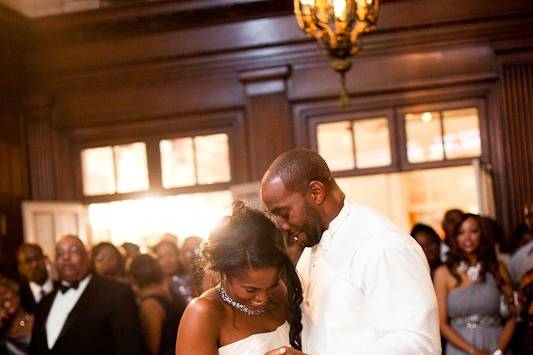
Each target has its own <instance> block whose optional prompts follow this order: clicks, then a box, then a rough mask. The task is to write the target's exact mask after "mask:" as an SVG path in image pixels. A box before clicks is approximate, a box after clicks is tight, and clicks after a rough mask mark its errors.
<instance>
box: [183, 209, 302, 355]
mask: <svg viewBox="0 0 533 355" xmlns="http://www.w3.org/2000/svg"><path fill="white" fill-rule="evenodd" d="M202 254H203V257H204V260H205V262H206V267H207V268H208V269H210V270H212V271H214V272H216V273H219V274H220V276H221V281H220V284H219V285H218V286H216V287H214V288H212V289H210V290H208V291H206V292H205V293H204V294H202V295H201V296H200V297H197V298H195V299H194V300H193V301H191V302H190V303H189V305H188V306H187V308H186V309H185V312H184V314H183V317H182V319H181V322H180V326H179V330H178V337H177V342H176V355H184V354H187V355H189V354H195V355H211V354H213V355H214V354H221V355H229V354H239V355H262V354H264V353H267V352H268V351H270V350H272V349H274V348H280V347H285V346H286V347H287V348H289V345H290V346H292V348H294V349H298V350H300V349H301V338H300V332H301V330H302V325H301V318H302V315H301V312H300V303H301V302H302V288H301V286H300V282H299V279H298V275H297V274H296V271H295V269H294V266H293V263H292V262H291V259H290V258H289V257H288V255H287V253H286V251H285V244H284V241H283V236H282V234H281V232H280V231H279V230H278V229H277V228H276V227H275V225H274V224H273V223H272V222H271V221H270V220H269V219H268V218H267V217H266V216H265V215H264V214H263V213H262V212H260V211H258V210H255V209H252V208H249V207H246V206H244V204H243V203H242V202H236V203H234V206H233V213H232V215H231V216H228V217H226V218H225V219H224V220H223V221H222V222H221V223H220V225H219V226H218V227H217V229H216V230H215V231H213V232H212V233H211V235H210V237H209V239H208V241H207V242H206V244H205V245H204V247H203V250H202Z"/></svg>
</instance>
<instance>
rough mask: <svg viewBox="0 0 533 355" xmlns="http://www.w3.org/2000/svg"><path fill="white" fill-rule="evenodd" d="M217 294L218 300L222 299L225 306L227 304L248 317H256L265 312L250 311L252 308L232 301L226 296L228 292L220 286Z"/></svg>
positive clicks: (262, 310) (260, 310)
mask: <svg viewBox="0 0 533 355" xmlns="http://www.w3.org/2000/svg"><path fill="white" fill-rule="evenodd" d="M218 294H219V295H220V299H222V301H224V302H226V303H227V304H229V305H230V306H232V307H233V308H235V309H236V310H238V311H241V312H242V313H244V314H247V315H249V316H258V315H260V314H261V313H263V312H264V311H265V310H264V309H252V308H249V307H246V306H245V305H243V304H242V303H239V302H237V301H234V300H233V298H231V296H230V295H228V292H227V291H226V290H225V289H224V287H223V286H222V285H220V287H219V291H218Z"/></svg>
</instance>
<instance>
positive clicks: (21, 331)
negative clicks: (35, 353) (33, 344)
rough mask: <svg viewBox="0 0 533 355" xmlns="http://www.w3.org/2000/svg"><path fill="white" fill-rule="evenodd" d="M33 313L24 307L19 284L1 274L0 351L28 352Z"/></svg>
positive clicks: (16, 354) (9, 354)
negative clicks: (19, 293)
mask: <svg viewBox="0 0 533 355" xmlns="http://www.w3.org/2000/svg"><path fill="white" fill-rule="evenodd" d="M32 327H33V315H32V314H31V313H29V312H28V311H27V310H25V309H24V307H23V306H22V303H21V299H20V297H19V295H18V286H17V284H16V283H15V282H14V281H11V280H9V279H7V278H5V277H3V276H1V275H0V353H5V354H8V355H25V354H27V353H28V347H29V344H30V338H31V331H32Z"/></svg>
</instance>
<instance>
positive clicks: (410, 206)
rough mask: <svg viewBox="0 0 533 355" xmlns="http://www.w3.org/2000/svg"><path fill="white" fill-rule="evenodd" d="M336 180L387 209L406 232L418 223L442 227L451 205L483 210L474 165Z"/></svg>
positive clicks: (350, 195) (350, 191) (346, 189)
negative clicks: (441, 223) (443, 217)
mask: <svg viewBox="0 0 533 355" xmlns="http://www.w3.org/2000/svg"><path fill="white" fill-rule="evenodd" d="M336 180H337V183H338V184H339V186H340V188H341V189H342V190H343V191H344V193H345V194H346V196H347V197H348V198H350V199H352V200H355V201H357V202H358V203H362V204H364V205H367V206H370V207H372V208H374V209H376V210H377V211H379V212H381V213H383V214H384V215H386V216H387V217H388V218H390V219H391V220H392V221H393V222H394V223H395V224H396V225H397V226H398V227H400V228H401V229H402V230H403V231H405V232H409V231H410V229H411V227H412V226H413V225H414V224H415V223H426V224H429V225H431V226H433V228H435V229H436V230H437V231H440V230H441V227H440V222H441V221H442V216H443V215H444V213H445V212H446V211H447V210H449V209H451V208H459V209H461V210H463V211H467V212H472V213H479V207H480V205H479V200H478V187H477V183H476V173H475V169H474V168H473V167H472V166H470V165H469V166H459V167H450V168H438V169H424V170H414V171H406V172H398V173H392V174H375V175H366V176H355V177H346V178H338V179H336ZM436 181H438V183H435V182H436Z"/></svg>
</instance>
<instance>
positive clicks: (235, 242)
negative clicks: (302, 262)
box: [202, 201, 302, 350]
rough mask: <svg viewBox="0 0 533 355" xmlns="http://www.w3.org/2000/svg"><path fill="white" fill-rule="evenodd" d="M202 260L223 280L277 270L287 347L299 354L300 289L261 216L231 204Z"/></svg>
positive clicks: (277, 237)
mask: <svg viewBox="0 0 533 355" xmlns="http://www.w3.org/2000/svg"><path fill="white" fill-rule="evenodd" d="M202 256H203V259H204V262H205V263H206V264H205V265H206V268H207V269H209V270H212V271H214V272H216V273H220V274H222V275H225V276H226V277H235V276H237V277H238V276H241V275H243V274H245V273H246V272H247V271H248V270H250V269H262V268H269V267H273V268H277V269H278V270H280V271H281V272H282V277H283V279H284V280H285V282H286V286H287V294H288V322H289V324H290V332H289V336H290V343H291V345H292V347H293V348H295V349H298V350H301V348H302V346H301V336H300V332H301V331H302V324H301V320H302V314H301V311H300V303H302V287H301V285H300V280H299V279H298V275H297V274H296V270H295V269H294V265H293V263H292V262H291V259H290V258H289V256H288V255H287V252H286V251H285V244H284V241H283V236H282V234H281V231H280V230H279V229H277V228H276V226H275V225H274V223H273V222H272V221H271V220H270V219H269V218H268V217H267V216H265V214H264V213H262V212H261V211H259V210H256V209H253V208H250V207H247V206H245V205H244V203H243V202H240V201H237V202H234V203H233V213H232V215H231V216H227V217H225V218H224V219H223V220H222V221H221V222H220V224H219V225H218V227H217V228H216V229H215V230H214V231H213V232H212V233H211V234H210V236H209V239H208V240H207V242H206V243H204V245H203V248H202Z"/></svg>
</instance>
